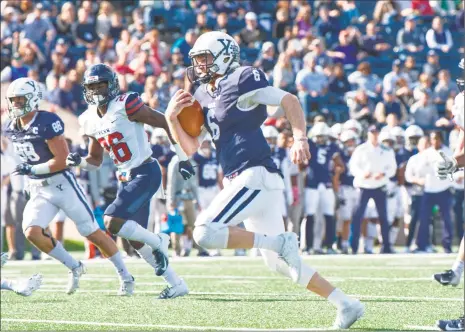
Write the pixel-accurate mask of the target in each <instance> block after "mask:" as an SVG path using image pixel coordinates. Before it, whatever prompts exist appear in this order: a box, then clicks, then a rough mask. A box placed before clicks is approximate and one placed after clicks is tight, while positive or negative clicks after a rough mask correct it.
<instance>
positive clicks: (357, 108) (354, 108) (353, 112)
mask: <svg viewBox="0 0 465 332" xmlns="http://www.w3.org/2000/svg"><path fill="white" fill-rule="evenodd" d="M347 106H349V114H350V118H351V119H355V120H357V121H359V122H362V123H365V124H370V123H372V122H373V113H374V111H375V105H374V103H373V101H371V100H370V99H369V98H368V95H367V93H366V92H365V91H364V90H357V92H356V94H355V96H354V97H353V98H349V99H348V100H347Z"/></svg>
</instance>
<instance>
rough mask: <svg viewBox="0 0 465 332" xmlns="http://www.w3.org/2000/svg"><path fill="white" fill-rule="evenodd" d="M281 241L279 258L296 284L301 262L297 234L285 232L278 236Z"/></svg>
mask: <svg viewBox="0 0 465 332" xmlns="http://www.w3.org/2000/svg"><path fill="white" fill-rule="evenodd" d="M279 236H280V237H281V238H282V239H283V240H284V243H283V246H282V247H281V250H280V251H279V253H278V255H279V258H280V259H282V260H283V261H284V262H285V263H286V264H287V265H288V266H289V271H290V274H291V277H292V280H293V281H294V282H298V280H299V278H300V270H301V267H302V261H301V260H300V255H299V241H298V240H297V234H296V233H294V232H286V233H283V234H280V235H279Z"/></svg>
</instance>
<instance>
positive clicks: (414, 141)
mask: <svg viewBox="0 0 465 332" xmlns="http://www.w3.org/2000/svg"><path fill="white" fill-rule="evenodd" d="M419 140H420V137H419V136H411V137H409V138H408V143H409V146H411V147H416V146H417V145H418V141H419Z"/></svg>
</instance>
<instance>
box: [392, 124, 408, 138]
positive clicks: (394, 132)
mask: <svg viewBox="0 0 465 332" xmlns="http://www.w3.org/2000/svg"><path fill="white" fill-rule="evenodd" d="M391 134H392V136H394V137H402V138H403V137H404V135H405V130H403V129H402V128H401V127H399V126H396V127H394V128H392V129H391Z"/></svg>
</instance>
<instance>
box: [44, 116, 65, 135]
mask: <svg viewBox="0 0 465 332" xmlns="http://www.w3.org/2000/svg"><path fill="white" fill-rule="evenodd" d="M42 114H46V115H47V120H46V124H45V125H44V127H43V131H42V136H43V137H44V138H45V139H46V140H48V139H52V138H54V137H56V136H60V135H63V133H64V132H65V124H64V123H63V121H62V120H61V119H60V118H59V117H58V115H56V114H54V113H42Z"/></svg>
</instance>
